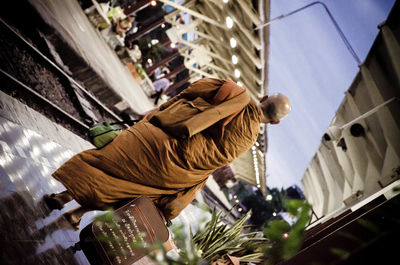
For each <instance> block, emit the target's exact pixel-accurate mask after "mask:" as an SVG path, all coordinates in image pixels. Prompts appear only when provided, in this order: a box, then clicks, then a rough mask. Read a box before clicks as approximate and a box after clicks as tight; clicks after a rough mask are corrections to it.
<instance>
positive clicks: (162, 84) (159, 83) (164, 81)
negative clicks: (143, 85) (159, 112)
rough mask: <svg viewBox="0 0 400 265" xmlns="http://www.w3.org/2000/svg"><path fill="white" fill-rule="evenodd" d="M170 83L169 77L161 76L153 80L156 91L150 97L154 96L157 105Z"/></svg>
mask: <svg viewBox="0 0 400 265" xmlns="http://www.w3.org/2000/svg"><path fill="white" fill-rule="evenodd" d="M170 84H171V82H170V81H169V79H168V78H161V79H158V80H156V81H154V82H153V85H154V91H155V93H154V94H153V95H151V96H150V97H151V98H154V105H157V103H158V100H159V99H160V97H161V96H162V95H164V94H165V92H166V91H167V89H168V88H169V86H170Z"/></svg>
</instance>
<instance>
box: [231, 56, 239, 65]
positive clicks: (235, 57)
mask: <svg viewBox="0 0 400 265" xmlns="http://www.w3.org/2000/svg"><path fill="white" fill-rule="evenodd" d="M232 63H233V64H237V63H238V58H237V56H236V55H232Z"/></svg>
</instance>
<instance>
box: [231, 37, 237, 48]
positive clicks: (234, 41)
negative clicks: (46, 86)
mask: <svg viewBox="0 0 400 265" xmlns="http://www.w3.org/2000/svg"><path fill="white" fill-rule="evenodd" d="M229 43H230V44H231V47H232V48H235V47H236V45H237V41H236V39H235V38H230V39H229Z"/></svg>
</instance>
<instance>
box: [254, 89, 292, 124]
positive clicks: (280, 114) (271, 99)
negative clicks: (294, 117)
mask: <svg viewBox="0 0 400 265" xmlns="http://www.w3.org/2000/svg"><path fill="white" fill-rule="evenodd" d="M260 104H261V105H260V106H261V109H262V112H263V115H264V116H265V118H267V119H268V121H269V122H271V123H278V122H279V121H280V120H281V119H283V118H284V117H286V116H287V115H288V114H289V113H290V110H291V105H290V101H289V99H288V98H287V97H286V96H285V95H283V94H281V93H276V94H273V95H271V96H268V97H265V98H263V99H262V100H261V101H260Z"/></svg>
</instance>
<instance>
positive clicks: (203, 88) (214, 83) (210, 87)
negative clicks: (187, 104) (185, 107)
mask: <svg viewBox="0 0 400 265" xmlns="http://www.w3.org/2000/svg"><path fill="white" fill-rule="evenodd" d="M224 82H225V80H222V79H215V78H203V79H200V80H198V81H196V82H193V83H192V84H191V85H190V86H189V87H188V88H187V89H185V90H183V91H182V92H181V93H179V94H178V95H176V96H175V97H173V98H171V99H170V100H168V101H167V102H165V103H164V104H162V105H161V106H160V110H163V109H166V108H168V107H169V106H170V105H172V104H173V103H174V102H176V101H177V100H179V99H181V98H185V99H187V100H193V99H195V98H197V97H201V98H202V99H204V100H206V101H209V100H210V99H212V98H213V97H214V95H215V93H217V91H218V89H219V88H220V87H221V86H222V85H223V84H224Z"/></svg>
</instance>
